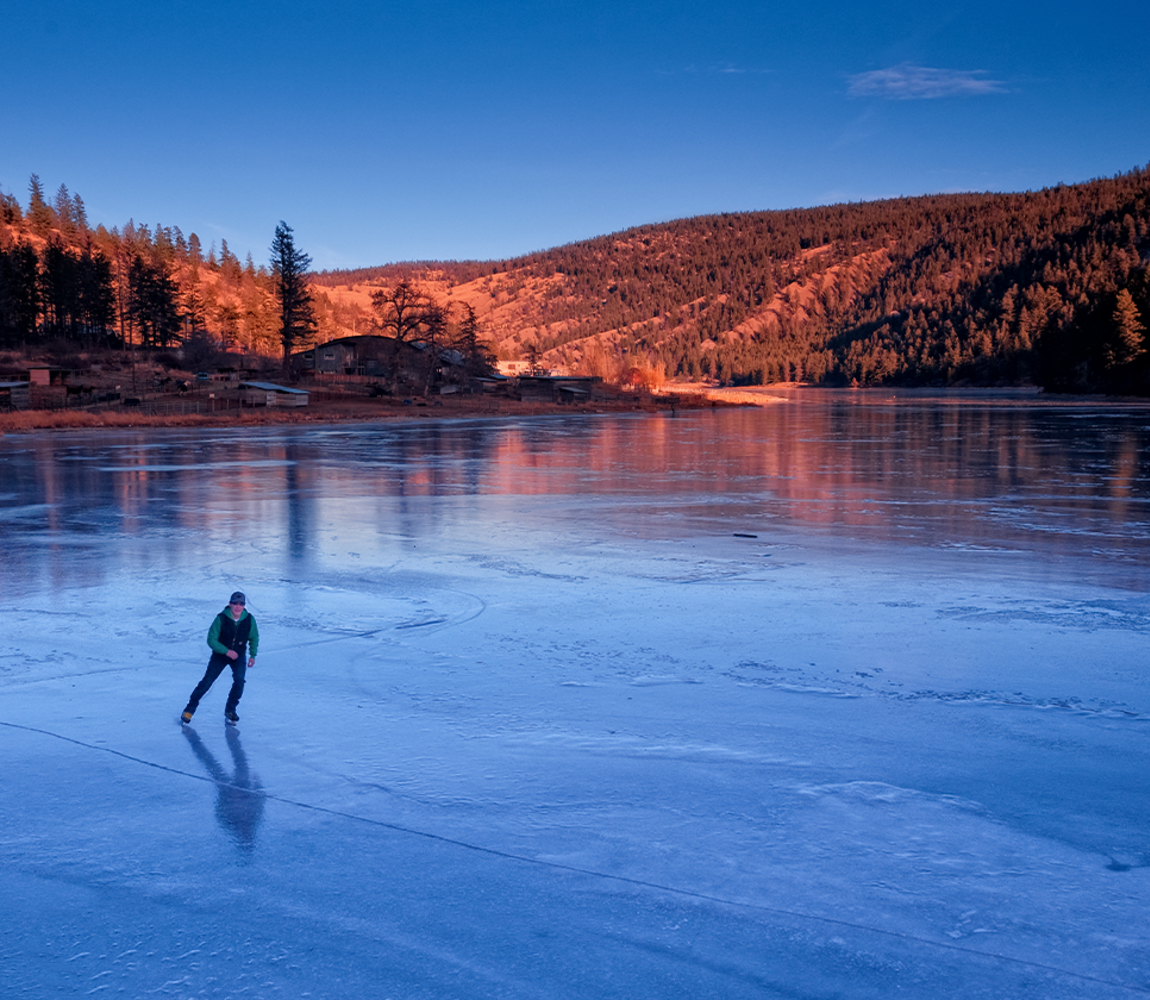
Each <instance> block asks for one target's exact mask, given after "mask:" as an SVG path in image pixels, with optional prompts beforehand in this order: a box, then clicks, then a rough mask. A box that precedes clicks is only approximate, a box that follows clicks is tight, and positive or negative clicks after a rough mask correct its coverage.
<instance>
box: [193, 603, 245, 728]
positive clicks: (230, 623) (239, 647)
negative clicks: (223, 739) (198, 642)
mask: <svg viewBox="0 0 1150 1000" xmlns="http://www.w3.org/2000/svg"><path fill="white" fill-rule="evenodd" d="M208 645H209V646H210V647H211V649H212V656H211V659H210V660H208V668H207V670H205V671H204V676H203V677H201V678H200V683H199V684H197V685H196V686H195V689H194V690H193V691H192V694H191V697H189V698H188V704H187V705H186V706H185V708H184V711H183V714H182V715H181V716H180V721H181V722H185V723H186V722H191V721H192V716H193V715H195V713H196V709H197V708H198V707H199V704H200V699H201V698H202V697H203V696H204V695H205V694H207V693H208V689H209V688H210V687H211V686H212V685H213V684H214V683H215V682H216V678H217V677H219V676H220V674H222V673H223V671H224V667H231V668H232V687H231V690H230V691H229V692H228V700H227V703H226V704H225V705H224V718H225V719H226V720H227V721H228V723H230V724H231V725H235V724H236V723H237V722H239V721H240V717H239V716H238V715H236V706H237V705H238V704H239V702H240V697H241V696H242V695H243V693H244V677H245V675H246V674H247V671H248V668H249V667H254V666H255V665H256V651H257V650H258V649H259V645H260V633H259V629H258V628H257V627H256V620H255V618H253V617H252V616H251V615H250V614H248V611H247V598H246V597H244V595H243V594H242V593H241V592H240V591H238V590H237V591H236V592H235V593H234V594H232V596H231V599H230V600H229V601H228V606H227V607H226V608H224V610H223V611H221V612H220V613H219V614H218V615H216V617H215V618H214V619H213V620H212V625H211V628H209V629H208ZM249 646H250V654H249Z"/></svg>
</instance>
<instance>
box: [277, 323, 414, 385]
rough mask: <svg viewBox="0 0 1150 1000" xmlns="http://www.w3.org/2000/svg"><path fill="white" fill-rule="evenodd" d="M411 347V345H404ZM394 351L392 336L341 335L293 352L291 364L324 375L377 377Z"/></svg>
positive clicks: (308, 371)
mask: <svg viewBox="0 0 1150 1000" xmlns="http://www.w3.org/2000/svg"><path fill="white" fill-rule="evenodd" d="M406 350H407V351H410V348H406ZM394 353H395V341H394V340H393V339H392V338H391V337H377V336H371V335H369V334H364V335H362V336H358V337H341V338H340V339H339V340H329V341H328V342H327V343H326V344H317V345H316V346H315V347H312V348H309V349H308V350H306V351H300V352H299V353H298V354H295V355H293V356H292V368H293V369H294V370H296V371H298V372H300V373H309V374H313V375H316V376H323V375H366V376H375V377H377V378H378V377H380V376H382V375H385V374H386V373H387V372H388V371H389V369H390V367H391V361H392V357H393V356H394Z"/></svg>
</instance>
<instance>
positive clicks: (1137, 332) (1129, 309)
mask: <svg viewBox="0 0 1150 1000" xmlns="http://www.w3.org/2000/svg"><path fill="white" fill-rule="evenodd" d="M1145 333H1146V327H1145V326H1144V325H1143V324H1142V318H1141V316H1140V315H1139V313H1138V306H1137V305H1136V304H1135V302H1134V296H1132V295H1131V294H1130V289H1128V288H1123V289H1122V291H1120V292H1119V293H1118V300H1117V302H1116V303H1115V305H1114V345H1113V346H1108V347H1107V348H1106V363H1107V367H1111V368H1113V367H1116V366H1118V365H1126V364H1129V363H1130V362H1131V361H1133V360H1134V359H1135V358H1137V357H1139V356H1141V355H1142V354H1145V353H1146V347H1145V344H1144V343H1143V339H1142V338H1143V335H1144V334H1145Z"/></svg>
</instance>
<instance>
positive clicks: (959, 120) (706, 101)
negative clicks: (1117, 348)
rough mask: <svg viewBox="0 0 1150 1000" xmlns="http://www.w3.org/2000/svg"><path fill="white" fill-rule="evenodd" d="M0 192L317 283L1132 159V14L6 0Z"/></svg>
mask: <svg viewBox="0 0 1150 1000" xmlns="http://www.w3.org/2000/svg"><path fill="white" fill-rule="evenodd" d="M2 23H3V33H4V35H5V36H6V41H5V43H4V46H3V56H2V57H0V92H2V93H3V94H4V104H3V106H4V114H3V118H2V119H0V187H2V188H3V190H4V191H7V192H13V193H15V194H16V195H17V197H18V198H19V199H20V201H21V204H25V205H26V204H27V199H28V178H29V175H30V174H32V173H33V172H35V173H37V174H39V176H40V178H41V181H42V182H43V184H44V187H45V189H46V191H47V192H48V193H49V194H50V195H51V194H52V193H54V192H55V191H56V189H57V188H58V187H59V185H60V184H61V183H64V184H66V185H67V186H68V188H69V189H70V190H71V191H72V192H75V193H79V194H80V195H81V196H82V197H83V198H84V201H85V204H86V205H87V208H88V215H89V219H90V220H91V221H92V222H93V223H95V222H103V223H104V224H106V225H109V226H111V225H114V224H122V223H124V222H125V221H127V219H129V218H133V219H135V221H136V222H137V223H147V224H150V225H154V224H155V223H157V222H162V223H164V224H166V225H172V224H175V225H178V226H180V228H181V229H182V230H183V231H184V233H185V234H188V233H191V232H196V233H198V234H199V236H200V238H201V240H202V241H203V243H204V245H205V246H207V245H209V244H210V243H212V242H216V243H217V244H218V242H219V240H221V239H226V240H227V241H228V244H229V246H230V247H231V248H232V250H234V251H235V252H237V253H238V254H239V255H240V257H241V258H242V257H243V256H244V254H245V253H247V252H249V251H250V252H251V253H252V255H253V256H254V257H255V258H256V260H257V262H260V261H264V260H266V258H267V256H268V249H267V248H268V245H269V244H270V242H271V238H272V234H273V230H274V228H275V225H276V223H277V222H278V221H279V220H280V219H284V220H286V221H287V222H288V224H289V225H291V226H292V227H293V228H294V230H295V233H296V239H297V243H298V245H299V246H301V247H302V248H303V249H304V250H306V251H307V252H308V253H310V254H311V255H312V257H313V259H314V263H315V266H317V267H321V268H334V267H348V266H359V265H370V264H383V263H388V262H391V261H396V260H414V259H448V258H454V259H466V258H481V259H489V258H498V257H508V256H516V255H519V254H523V253H528V252H530V251H532V250H538V249H544V248H547V247H552V246H557V245H559V244H562V243H567V242H571V241H574V240H579V239H584V238H588V237H591V236H596V235H599V234H602V233H606V232H613V231H616V230H619V229H624V228H627V227H629V226H633V225H638V224H641V223H646V222H660V221H666V220H669V219H674V218H681V217H684V216H690V215H698V214H702V213H709V212H717V211H744V210H756V209H771V208H789V207H805V206H810V205H818V204H826V203H830V202H838V201H859V200H867V199H873V198H885V197H892V196H899V195H915V194H925V193H932V192H945V191H965V190H1024V189H1028V188H1039V187H1044V186H1046V185H1049V184H1055V183H1059V182H1075V181H1081V180H1087V179H1089V178H1091V177H1097V176H1106V175H1111V174H1115V173H1118V172H1121V171H1125V170H1129V169H1131V168H1132V167H1136V166H1143V165H1145V164H1146V163H1147V162H1150V57H1148V56H1147V54H1146V39H1147V37H1150V5H1148V4H1145V3H1135V2H1125V3H1112V2H1107V0H1101V2H1097V3H1093V4H1090V5H1064V6H1059V5H1051V4H1049V3H1042V4H1039V3H1032V2H1024V3H1002V2H995V3H985V2H976V3H947V2H945V0H943V2H939V3H935V4H930V5H923V4H921V2H920V0H916V2H914V3H902V2H899V3H882V4H880V3H866V2H854V3H840V2H828V3H823V4H821V5H815V4H800V3H794V2H791V3H774V2H759V3H751V2H741V0H733V2H726V3H724V4H714V3H694V2H664V3H655V2H635V3H628V2H625V0H620V2H615V3H610V2H601V0H580V2H567V0H556V2H545V0H544V2H535V3H521V2H495V3H484V2H482V0H474V2H472V3H462V2H457V0H429V2H420V3H414V2H412V3H405V4H393V3H375V4H368V3H355V2H344V0H331V2H327V3H324V4H319V3H295V2H284V3H268V2H261V0H252V2H249V0H229V2H226V3H221V2H215V0H202V2H197V3H189V2H182V0H169V2H165V3H160V4H157V3H154V2H148V3H143V2H119V3H92V2H91V0H87V2H74V0H73V2H68V0H35V2H29V0H5V3H4V5H3V17H2Z"/></svg>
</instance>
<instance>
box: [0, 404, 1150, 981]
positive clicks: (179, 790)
mask: <svg viewBox="0 0 1150 1000" xmlns="http://www.w3.org/2000/svg"><path fill="white" fill-rule="evenodd" d="M845 398H850V397H844V398H842V399H838V398H835V397H829V398H828V397H825V396H820V397H818V399H819V400H820V401H818V402H802V403H796V402H790V403H787V404H782V405H779V406H775V407H771V408H767V409H764V410H747V411H724V412H714V413H711V412H706V413H694V414H680V415H679V416H678V417H674V418H672V417H670V416H664V415H657V416H642V417H613V416H612V417H606V416H603V417H587V416H578V417H570V418H555V419H543V420H535V421H529V422H521V421H513V420H506V421H501V420H492V421H459V422H450V421H448V422H431V421H428V422H425V423H419V422H412V423H410V424H407V425H403V426H386V427H377V426H371V427H368V426H355V427H347V426H345V427H329V428H322V429H316V428H309V429H292V428H268V429H258V430H253V429H244V430H239V429H236V430H227V429H224V430H213V431H201V430H197V431H195V432H189V431H150V432H140V433H135V432H130V431H129V432H123V433H121V434H118V435H116V436H111V437H109V436H101V435H97V434H93V433H89V432H84V433H79V432H77V433H67V434H37V435H26V436H19V435H14V436H9V437H6V438H3V439H0V463H2V464H0V532H3V539H4V555H3V563H2V566H0V583H2V584H3V587H4V593H5V602H4V613H3V629H2V632H0V685H2V688H3V707H2V709H0V748H2V752H3V755H4V761H5V767H4V769H3V772H2V773H3V777H2V779H0V780H2V786H3V803H4V811H3V817H2V823H0V900H2V903H0V907H2V909H0V912H2V913H3V917H4V925H5V935H4V940H3V944H2V945H0V976H2V977H3V982H4V984H5V987H4V989H5V995H6V996H12V997H37V998H38V997H48V996H52V997H70V996H83V995H89V994H91V995H100V994H102V993H107V994H108V995H127V996H138V997H144V996H171V997H201V996H203V997H231V996H235V997H241V996H242V997H272V996H278V997H305V996H311V997H332V998H355V997H365V998H368V997H370V998H385V997H394V998H396V1000H399V998H423V997H426V998H445V997H459V998H472V997H508V998H519V997H540V998H589V997H594V998H598V997H628V998H647V997H649V998H660V1000H662V998H674V997H683V998H687V997H691V998H697V997H788V998H794V997H802V998H808V997H812V998H813V997H852V998H853V997H875V998H888V997H892V996H905V997H921V998H936V997H956V998H957V997H962V998H968V997H994V998H1002V997H1034V998H1060V997H1085V996H1089V997H1099V998H1111V997H1114V998H1117V997H1131V996H1138V995H1145V994H1146V993H1148V992H1150V949H1148V943H1150V942H1148V936H1150V931H1148V927H1150V922H1148V920H1147V916H1148V903H1150V885H1148V882H1147V878H1148V876H1147V871H1148V865H1150V845H1148V843H1147V837H1148V835H1147V832H1146V831H1147V816H1148V806H1150V796H1148V794H1147V777H1146V776H1147V774H1148V773H1150V768H1148V764H1150V759H1148V758H1150V753H1148V746H1147V722H1148V720H1150V697H1148V691H1147V683H1146V655H1145V649H1146V633H1147V626H1148V623H1150V600H1148V599H1147V595H1146V591H1147V587H1146V584H1147V576H1148V573H1147V570H1148V559H1147V555H1148V545H1150V531H1148V524H1150V518H1148V517H1147V511H1148V508H1147V503H1148V501H1150V477H1148V476H1147V468H1146V459H1145V457H1144V456H1145V455H1146V447H1145V443H1146V437H1147V434H1148V432H1150V414H1147V413H1145V412H1143V411H1139V410H1129V411H1117V410H1113V411H1107V410H1100V409H1088V408H1059V407H1049V406H1046V407H1040V406H1029V407H1002V406H991V405H967V406H965V407H954V406H948V405H943V404H939V403H935V402H932V401H929V400H926V401H911V402H906V401H895V402H891V403H889V404H883V403H878V404H873V403H872V404H871V405H866V406H859V405H851V404H850V403H848V402H845V401H844V399H845ZM856 398H857V397H856ZM746 536H753V537H746ZM236 587H239V588H241V589H243V590H245V591H246V593H247V595H248V599H249V610H251V611H252V612H253V613H254V614H255V615H256V617H257V619H258V621H259V624H260V632H261V637H262V640H263V642H262V646H261V650H260V656H259V659H258V663H257V666H256V667H255V669H253V670H252V671H250V672H249V675H248V678H249V680H248V688H247V691H246V693H245V696H244V700H243V701H242V702H241V704H240V715H241V723H240V727H239V729H238V731H237V730H228V729H225V727H224V725H223V723H222V719H221V714H222V708H223V699H224V696H225V694H226V691H227V680H228V678H227V675H226V674H225V676H224V677H223V678H221V680H220V681H218V682H217V684H216V686H215V687H214V688H213V690H212V691H211V692H210V693H209V695H208V696H207V697H206V698H205V700H204V703H203V704H202V706H201V708H200V711H199V713H198V714H197V716H196V719H195V724H194V726H193V727H192V728H190V729H188V728H185V729H181V727H180V725H179V723H178V722H177V714H178V712H179V710H180V709H181V708H182V707H183V704H184V701H185V700H186V697H187V694H188V692H189V691H190V690H191V688H192V686H193V685H194V683H195V681H196V680H197V679H198V677H199V676H200V673H201V672H202V670H203V667H204V665H205V663H206V660H207V655H208V650H207V647H206V645H205V644H204V635H205V633H206V631H207V627H208V624H209V623H210V620H211V617H212V616H213V615H214V614H215V613H216V612H217V611H218V610H220V609H221V608H222V607H223V604H224V602H225V601H226V599H227V596H228V594H229V593H230V592H231V591H232V590H233V589H235V588H236Z"/></svg>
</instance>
